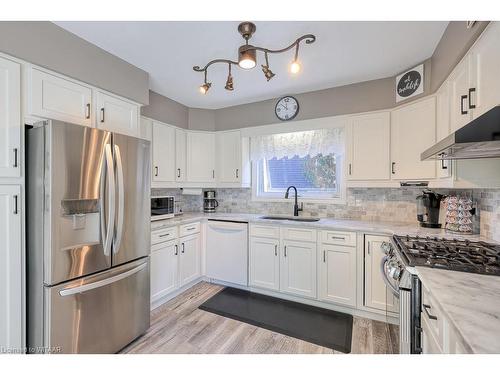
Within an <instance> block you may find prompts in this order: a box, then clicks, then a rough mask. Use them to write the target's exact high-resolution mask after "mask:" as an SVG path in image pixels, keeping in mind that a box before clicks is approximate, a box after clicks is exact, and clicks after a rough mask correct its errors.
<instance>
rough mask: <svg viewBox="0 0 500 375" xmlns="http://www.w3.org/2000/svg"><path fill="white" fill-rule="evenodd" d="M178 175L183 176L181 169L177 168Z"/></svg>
mask: <svg viewBox="0 0 500 375" xmlns="http://www.w3.org/2000/svg"><path fill="white" fill-rule="evenodd" d="M177 177H181V169H180V168H177Z"/></svg>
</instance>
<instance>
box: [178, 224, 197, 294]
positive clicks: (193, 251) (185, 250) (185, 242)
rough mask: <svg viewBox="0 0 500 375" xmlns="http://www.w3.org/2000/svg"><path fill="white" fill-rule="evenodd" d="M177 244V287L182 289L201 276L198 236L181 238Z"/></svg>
mask: <svg viewBox="0 0 500 375" xmlns="http://www.w3.org/2000/svg"><path fill="white" fill-rule="evenodd" d="M179 243H180V246H179V251H180V253H179V255H180V258H179V286H181V287H182V286H184V285H186V284H189V283H190V282H191V281H194V280H196V279H197V278H199V277H200V276H201V262H200V258H201V243H200V234H199V233H198V234H193V235H190V236H186V237H181V238H180V240H179Z"/></svg>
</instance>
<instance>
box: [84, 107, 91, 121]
mask: <svg viewBox="0 0 500 375" xmlns="http://www.w3.org/2000/svg"><path fill="white" fill-rule="evenodd" d="M85 118H86V119H89V118H90V103H87V105H86V106H85Z"/></svg>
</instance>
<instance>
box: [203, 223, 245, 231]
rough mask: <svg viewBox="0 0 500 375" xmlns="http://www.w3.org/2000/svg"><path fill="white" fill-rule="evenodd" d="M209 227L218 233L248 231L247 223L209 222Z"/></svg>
mask: <svg viewBox="0 0 500 375" xmlns="http://www.w3.org/2000/svg"><path fill="white" fill-rule="evenodd" d="M208 228H209V229H211V230H213V231H214V232H218V233H241V232H246V231H247V224H234V223H217V224H208Z"/></svg>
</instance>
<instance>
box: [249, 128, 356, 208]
mask: <svg viewBox="0 0 500 375" xmlns="http://www.w3.org/2000/svg"><path fill="white" fill-rule="evenodd" d="M342 128H343V129H344V134H346V133H345V132H346V130H347V128H346V127H344V126H342ZM307 130H315V129H301V130H297V131H307ZM283 133H285V131H284V132H283ZM344 143H345V147H344V150H346V149H347V136H345V137H344ZM346 154H347V152H346V151H345V152H344V154H343V155H336V158H337V159H340V162H339V163H338V164H336V167H337V185H338V193H337V194H336V195H335V196H333V195H331V196H328V195H327V194H317V197H315V196H314V195H313V194H310V195H301V194H300V190H299V192H298V198H299V199H300V201H301V202H305V203H325V204H346V203H347V201H346V192H347V176H346V163H347V155H346ZM257 163H260V161H259V162H257V161H251V170H252V201H257V202H289V201H290V199H286V198H285V197H284V193H283V192H276V193H271V192H268V193H264V194H263V193H262V190H263V183H264V182H263V181H262V176H261V173H260V169H261V167H260V166H259V165H257Z"/></svg>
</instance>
